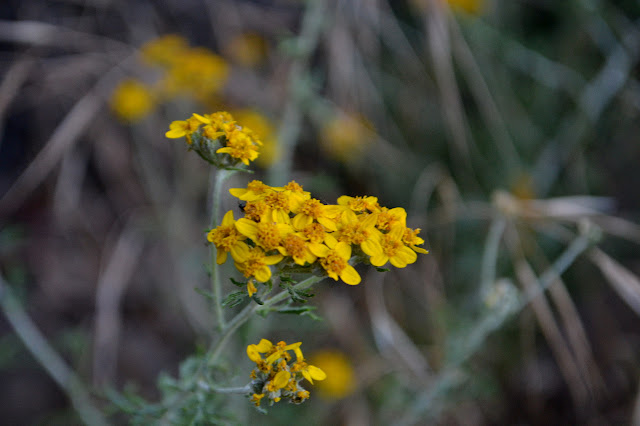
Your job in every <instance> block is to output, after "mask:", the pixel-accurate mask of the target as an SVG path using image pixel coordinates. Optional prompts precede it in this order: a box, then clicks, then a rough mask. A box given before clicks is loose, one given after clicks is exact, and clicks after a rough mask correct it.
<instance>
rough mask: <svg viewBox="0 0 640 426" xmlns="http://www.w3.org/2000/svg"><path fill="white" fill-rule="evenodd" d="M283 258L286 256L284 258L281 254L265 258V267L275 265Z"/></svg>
mask: <svg viewBox="0 0 640 426" xmlns="http://www.w3.org/2000/svg"><path fill="white" fill-rule="evenodd" d="M283 258H284V256H282V255H281V254H273V255H271V256H266V257H265V258H264V263H265V265H275V264H276V263H278V262H280V261H281V260H282V259H283Z"/></svg>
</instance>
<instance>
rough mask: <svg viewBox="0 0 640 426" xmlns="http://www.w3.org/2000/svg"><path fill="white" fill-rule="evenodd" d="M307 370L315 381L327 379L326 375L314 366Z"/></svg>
mask: <svg viewBox="0 0 640 426" xmlns="http://www.w3.org/2000/svg"><path fill="white" fill-rule="evenodd" d="M308 370H309V374H310V375H311V377H312V378H313V379H315V380H324V379H326V378H327V374H326V373H325V372H324V371H322V370H321V369H320V368H318V367H316V366H315V365H310V366H309V367H308Z"/></svg>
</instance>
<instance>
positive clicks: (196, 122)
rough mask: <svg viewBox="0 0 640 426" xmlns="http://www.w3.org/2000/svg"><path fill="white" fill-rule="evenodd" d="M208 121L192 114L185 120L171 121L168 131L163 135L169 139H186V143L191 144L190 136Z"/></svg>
mask: <svg viewBox="0 0 640 426" xmlns="http://www.w3.org/2000/svg"><path fill="white" fill-rule="evenodd" d="M207 122H208V120H207V119H206V118H205V117H203V116H201V115H198V114H193V115H192V116H191V117H189V118H187V119H186V120H178V121H173V122H172V123H171V124H170V125H169V131H168V132H167V133H165V134H164V135H165V136H166V137H168V138H169V139H177V138H182V137H186V138H187V142H188V143H191V135H192V134H193V133H194V132H196V131H197V130H198V129H199V128H200V126H202V125H203V124H206V123H207Z"/></svg>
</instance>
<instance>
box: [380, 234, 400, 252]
mask: <svg viewBox="0 0 640 426" xmlns="http://www.w3.org/2000/svg"><path fill="white" fill-rule="evenodd" d="M390 235H391V234H385V235H384V236H383V238H382V241H380V245H381V246H382V251H384V254H386V255H387V256H389V257H393V256H395V254H396V252H397V251H398V249H399V248H400V247H402V246H403V245H404V244H402V242H400V241H398V240H394V239H392V238H391V236H390Z"/></svg>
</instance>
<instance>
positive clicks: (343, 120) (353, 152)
mask: <svg viewBox="0 0 640 426" xmlns="http://www.w3.org/2000/svg"><path fill="white" fill-rule="evenodd" d="M372 138H373V132H372V131H371V130H370V128H369V126H367V123H366V122H365V120H364V119H362V118H358V117H356V116H353V115H347V114H342V115H339V116H337V117H335V118H334V119H332V120H329V121H328V122H327V123H325V126H324V127H323V128H322V129H321V134H320V141H321V144H322V147H323V148H324V150H325V151H327V152H328V153H329V155H331V156H332V157H333V158H334V159H336V160H338V161H342V162H351V161H353V160H354V159H355V158H360V156H359V155H358V154H360V153H362V152H363V151H364V149H365V147H366V146H367V145H368V144H369V143H370V142H371V140H372Z"/></svg>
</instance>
